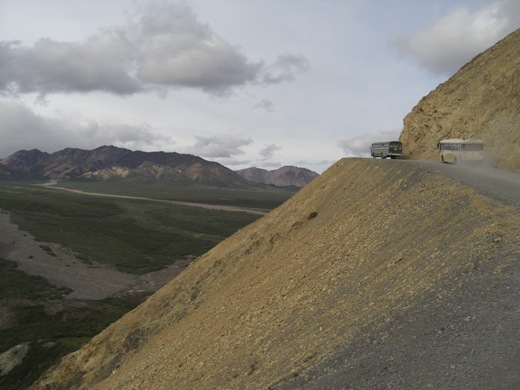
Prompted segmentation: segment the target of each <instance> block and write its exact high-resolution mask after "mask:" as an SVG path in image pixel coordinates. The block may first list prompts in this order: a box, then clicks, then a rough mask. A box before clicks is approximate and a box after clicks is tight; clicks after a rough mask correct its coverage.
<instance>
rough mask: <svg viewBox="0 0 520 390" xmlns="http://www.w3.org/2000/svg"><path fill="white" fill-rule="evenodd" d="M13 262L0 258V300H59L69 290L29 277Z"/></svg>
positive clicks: (35, 277)
mask: <svg viewBox="0 0 520 390" xmlns="http://www.w3.org/2000/svg"><path fill="white" fill-rule="evenodd" d="M16 267H17V265H16V263H15V262H13V261H8V260H5V259H2V258H0V286H2V288H0V299H31V300H37V299H59V298H61V297H63V296H64V295H67V294H69V293H70V292H71V290H69V289H67V288H64V287H56V286H54V285H52V284H50V283H49V282H47V280H45V279H44V278H42V277H41V276H30V275H27V274H26V273H25V272H22V271H19V270H17V269H16Z"/></svg>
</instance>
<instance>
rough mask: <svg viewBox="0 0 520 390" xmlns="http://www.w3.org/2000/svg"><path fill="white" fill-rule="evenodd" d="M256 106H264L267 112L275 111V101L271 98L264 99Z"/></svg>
mask: <svg viewBox="0 0 520 390" xmlns="http://www.w3.org/2000/svg"><path fill="white" fill-rule="evenodd" d="M255 108H262V109H264V110H265V111H267V112H274V110H275V109H274V103H273V102H272V101H271V100H269V99H262V100H260V101H259V102H258V103H257V104H255Z"/></svg>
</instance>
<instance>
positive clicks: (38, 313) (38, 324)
mask: <svg viewBox="0 0 520 390" xmlns="http://www.w3.org/2000/svg"><path fill="white" fill-rule="evenodd" d="M145 298H146V296H145V295H135V296H128V297H126V298H125V299H107V300H103V301H100V302H92V303H90V304H89V303H87V302H82V303H80V304H76V303H75V302H74V301H70V300H64V301H62V302H63V304H62V305H61V307H60V310H58V311H57V312H55V313H52V314H48V313H47V312H46V310H45V305H48V303H45V302H40V303H39V304H38V303H36V304H32V305H26V304H19V305H14V306H11V307H10V310H11V311H12V312H13V313H14V314H15V317H16V325H15V326H11V327H10V328H8V329H3V330H0V352H3V351H6V350H8V349H10V348H12V347H14V346H16V345H19V344H22V343H26V342H28V343H29V345H30V348H29V351H28V352H27V354H26V356H25V357H24V359H23V361H22V363H21V364H20V365H18V366H16V367H15V368H14V369H13V370H12V371H11V372H9V373H8V374H7V375H4V376H0V388H1V389H23V388H27V387H28V386H29V385H30V384H31V383H33V382H34V381H35V380H36V379H38V377H39V376H40V375H41V374H42V373H43V372H44V371H45V370H46V369H48V368H49V367H50V366H52V365H53V364H54V363H56V362H57V361H58V359H59V358H60V357H62V356H64V355H66V354H68V353H71V352H73V351H75V350H77V349H78V348H80V347H81V346H83V345H84V344H85V343H87V342H88V341H89V340H90V339H91V338H92V337H93V336H95V335H96V334H98V333H99V332H101V331H102V330H103V329H104V328H106V327H107V326H108V325H109V324H111V323H112V322H114V321H116V320H117V319H119V318H120V317H121V316H122V315H124V314H125V313H127V312H128V311H130V310H131V309H133V308H134V307H136V306H137V305H138V304H139V303H141V302H142V301H143V300H144V299H145Z"/></svg>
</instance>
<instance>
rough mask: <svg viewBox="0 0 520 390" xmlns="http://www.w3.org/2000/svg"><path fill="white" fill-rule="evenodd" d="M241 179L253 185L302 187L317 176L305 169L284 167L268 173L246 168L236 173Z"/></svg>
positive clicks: (265, 170) (264, 170) (259, 169)
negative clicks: (253, 183) (251, 182)
mask: <svg viewBox="0 0 520 390" xmlns="http://www.w3.org/2000/svg"><path fill="white" fill-rule="evenodd" d="M237 173H238V174H239V175H240V176H242V177H243V178H245V179H247V180H250V181H253V182H255V183H261V184H270V185H274V186H277V187H287V186H294V187H300V188H301V187H304V186H306V185H307V184H309V183H310V182H311V181H313V180H314V179H315V178H316V177H318V176H319V175H318V174H317V173H316V172H313V171H311V170H309V169H306V168H298V167H292V166H284V167H281V168H278V169H274V170H271V171H268V170H267V169H261V168H246V169H241V170H239V171H237Z"/></svg>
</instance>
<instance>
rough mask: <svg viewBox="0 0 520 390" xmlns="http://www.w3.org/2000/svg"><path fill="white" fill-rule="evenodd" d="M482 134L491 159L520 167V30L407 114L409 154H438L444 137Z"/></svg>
mask: <svg viewBox="0 0 520 390" xmlns="http://www.w3.org/2000/svg"><path fill="white" fill-rule="evenodd" d="M471 137H476V138H482V139H483V140H484V143H485V145H486V153H487V157H488V159H489V160H490V161H491V162H492V163H494V164H496V165H497V166H499V167H504V168H509V169H515V170H520V154H519V153H518V149H519V148H520V30H517V31H515V32H514V33H512V34H510V35H509V36H507V37H506V38H504V39H503V40H502V41H500V42H498V43H497V44H495V45H494V46H492V47H491V48H489V49H488V50H486V51H485V52H483V53H481V54H480V55H478V56H477V57H475V58H474V59H473V60H472V61H470V62H469V63H468V64H466V65H465V66H464V67H462V68H461V69H460V70H459V71H458V72H457V73H456V74H455V75H454V76H453V77H451V78H450V79H449V80H448V81H446V82H445V83H443V84H441V85H439V86H438V87H437V88H436V89H435V90H434V91H432V92H431V93H430V94H429V95H427V96H425V97H424V98H423V99H422V100H421V101H420V102H419V103H418V104H417V105H416V106H415V107H414V108H413V110H412V111H411V112H410V113H409V114H408V115H407V116H406V117H405V118H404V128H403V131H402V133H401V136H400V140H401V141H402V142H403V143H404V153H405V156H404V157H406V158H411V159H416V160H422V159H430V160H431V159H438V151H437V149H436V145H437V142H439V140H441V139H443V138H471Z"/></svg>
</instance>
